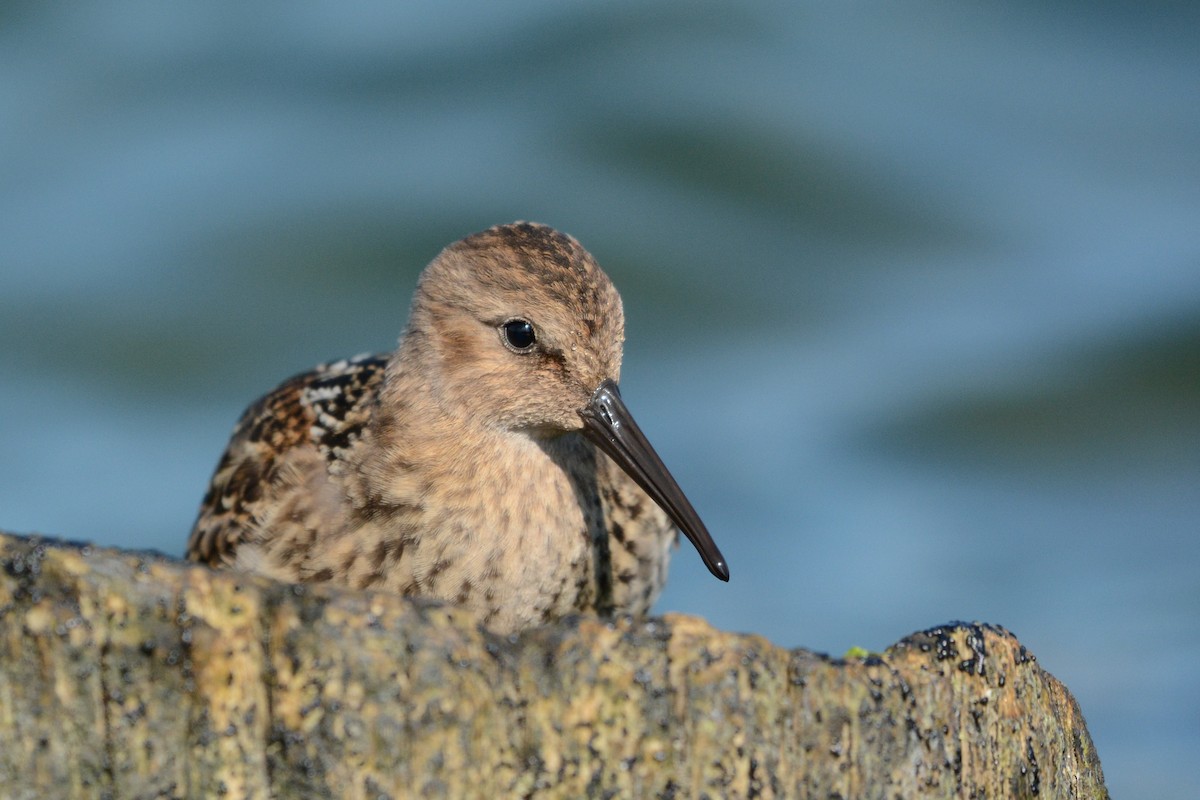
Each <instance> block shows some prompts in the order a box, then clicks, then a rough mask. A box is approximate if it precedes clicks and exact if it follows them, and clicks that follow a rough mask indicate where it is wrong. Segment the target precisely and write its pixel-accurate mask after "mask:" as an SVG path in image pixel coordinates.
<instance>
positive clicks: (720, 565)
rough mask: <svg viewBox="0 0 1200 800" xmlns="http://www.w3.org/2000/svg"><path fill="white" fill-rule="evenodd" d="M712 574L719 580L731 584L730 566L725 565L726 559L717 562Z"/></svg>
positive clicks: (713, 566)
mask: <svg viewBox="0 0 1200 800" xmlns="http://www.w3.org/2000/svg"><path fill="white" fill-rule="evenodd" d="M711 572H712V574H713V575H715V576H717V578H718V579H719V580H722V581H724V582H725V583H729V565H728V564H726V563H725V561H724V559H722V560H720V561H717V562H715V563H714V564H713V565H712V568H711Z"/></svg>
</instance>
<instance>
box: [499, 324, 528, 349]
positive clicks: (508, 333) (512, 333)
mask: <svg viewBox="0 0 1200 800" xmlns="http://www.w3.org/2000/svg"><path fill="white" fill-rule="evenodd" d="M500 329H501V330H502V331H503V332H504V340H505V341H506V342H508V346H509V347H511V348H512V349H513V350H516V351H517V352H519V353H527V352H529V351H530V349H532V348H533V343H534V342H536V341H537V334H536V333H535V332H534V330H533V324H532V323H530V322H529V320H526V319H510V320H509V321H508V322H506V323H504V324H503V325H501V326H500Z"/></svg>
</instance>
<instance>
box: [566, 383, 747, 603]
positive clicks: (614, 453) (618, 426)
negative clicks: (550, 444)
mask: <svg viewBox="0 0 1200 800" xmlns="http://www.w3.org/2000/svg"><path fill="white" fill-rule="evenodd" d="M579 416H581V417H583V433H584V435H585V436H587V437H588V438H589V439H590V440H592V442H594V443H595V444H596V446H597V447H599V448H600V449H601V450H603V451H604V452H605V453H607V454H608V456H609V457H610V458H612V460H613V461H615V462H617V466H619V467H620V468H621V469H623V470H625V472H626V473H627V474H628V475H629V477H631V478H633V479H634V480H635V481H636V482H637V485H638V486H640V487H642V489H643V490H645V492H646V494H648V495H650V497H651V499H653V500H654V502H656V503H658V505H659V507H660V508H662V510H663V511H666V512H667V514H668V515H669V516H670V517H671V519H672V520H673V521H674V522H675V524H676V525H677V526H678V527H679V530H681V531H683V535H684V536H686V537H687V538H688V541H690V542H691V543H692V544H693V545H695V546H696V550H697V551H698V552H699V553H700V558H702V559H704V565H705V566H706V567H708V571H709V572H711V573H712V574H713V575H716V576H717V577H718V578H720V579H721V580H723V581H727V580H729V566H728V565H727V564H726V563H725V556H723V555H721V551H720V550H718V549H717V545H716V542H714V541H713V540H712V537H711V536H709V534H708V528H705V527H704V523H703V522H701V521H700V516H699V515H698V514H697V513H696V510H695V509H694V508H692V504H691V503H689V502H688V499H687V498H686V497H684V495H683V490H682V489H680V488H679V484H678V483H676V482H675V479H674V478H672V477H671V473H670V472H668V471H667V467H666V465H664V464H663V462H662V459H661V458H659V457H658V453H656V452H654V448H653V447H651V446H650V442H648V441H646V436H645V434H643V433H642V430H641V428H639V427H638V426H637V423H636V422H634V421H633V415H632V414H630V413H629V409H627V408H626V407H625V403H624V402H622V400H621V393H620V391H618V390H617V384H615V383H614V382H613V381H611V380H606V381H604V383H602V384H600V388H598V389H597V390H596V392H595V394H593V395H592V399H591V400H590V401H588V404H587V405H586V406H584V407H583V408H581V409H580V410H579Z"/></svg>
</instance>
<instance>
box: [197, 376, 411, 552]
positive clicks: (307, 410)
mask: <svg viewBox="0 0 1200 800" xmlns="http://www.w3.org/2000/svg"><path fill="white" fill-rule="evenodd" d="M386 364H387V357H385V356H356V357H355V358H352V359H345V360H342V361H336V362H331V363H329V364H322V365H320V366H318V367H316V368H315V369H313V370H311V371H309V372H305V373H302V374H300V375H297V376H295V377H293V378H290V379H288V380H287V381H285V382H284V383H282V384H280V386H279V387H278V388H276V389H275V390H274V391H272V392H271V393H270V394H267V395H266V396H264V397H262V398H260V399H259V400H258V401H257V402H256V403H254V404H253V405H251V406H250V407H249V408H248V409H246V412H245V413H244V414H242V417H241V419H240V420H238V423H237V425H236V426H235V427H234V430H233V435H232V436H231V437H230V442H229V446H228V447H227V448H226V450H225V453H224V455H222V456H221V460H220V462H219V463H218V464H217V469H216V472H215V473H214V474H213V478H212V482H211V483H210V484H209V488H208V492H207V493H206V494H205V495H204V499H203V500H202V501H201V503H200V514H199V516H198V517H197V519H196V524H195V526H194V527H193V529H192V535H191V538H190V539H189V540H188V547H187V557H188V558H189V559H191V560H193V561H201V562H204V563H206V564H210V565H213V566H217V565H221V564H230V563H232V562H233V560H234V554H235V552H236V550H237V548H238V545H239V544H241V543H242V542H243V541H245V540H246V538H247V536H249V535H251V534H253V533H257V524H258V521H259V520H258V515H257V514H256V510H257V509H259V508H260V507H262V505H263V504H264V502H267V503H269V501H270V495H271V493H272V489H273V488H274V487H275V486H276V485H278V483H279V481H280V471H281V469H282V468H283V467H284V466H285V465H286V464H287V463H288V460H289V456H292V455H294V454H295V452H296V450H297V448H316V450H317V451H318V452H320V454H321V455H322V456H324V457H325V460H326V463H327V465H328V466H329V467H330V469H331V471H336V466H337V464H338V462H339V460H340V459H341V458H342V456H343V455H344V454H345V452H346V450H347V449H348V448H350V447H351V446H353V444H354V442H356V441H358V439H359V437H360V436H361V435H362V432H363V429H364V428H365V427H366V425H367V424H368V423H369V422H370V418H371V410H372V409H373V408H374V405H375V399H376V395H377V390H378V387H379V384H380V382H381V381H382V380H383V371H384V366H385V365H386Z"/></svg>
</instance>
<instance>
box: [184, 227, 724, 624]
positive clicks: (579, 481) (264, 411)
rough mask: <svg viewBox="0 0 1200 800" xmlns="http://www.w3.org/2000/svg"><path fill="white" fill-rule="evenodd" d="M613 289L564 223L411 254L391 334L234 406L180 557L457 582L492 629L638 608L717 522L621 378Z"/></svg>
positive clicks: (405, 589) (415, 586) (705, 546)
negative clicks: (649, 433)
mask: <svg viewBox="0 0 1200 800" xmlns="http://www.w3.org/2000/svg"><path fill="white" fill-rule="evenodd" d="M624 327H625V322H624V310H623V306H622V301H621V296H620V294H619V293H618V292H617V290H616V288H615V287H614V285H613V283H612V281H611V280H610V279H609V277H608V276H607V275H606V274H605V273H604V271H603V270H602V269H601V268H600V266H599V264H598V263H597V262H596V260H595V259H594V258H593V256H592V255H591V254H590V253H589V252H588V251H587V250H585V249H584V248H583V246H582V245H580V243H579V242H578V241H577V240H576V239H575V238H574V237H572V236H569V235H567V234H564V233H561V232H559V231H557V230H555V229H554V228H551V227H549V226H546V225H542V224H538V223H532V222H514V223H511V224H507V225H497V226H495V227H492V228H489V229H487V230H485V231H481V232H479V233H475V234H472V235H470V236H467V237H466V238H464V239H461V240H460V241H457V242H455V243H453V244H451V245H449V246H448V247H446V248H445V249H443V250H442V251H441V252H440V253H439V254H438V255H437V256H436V257H435V258H434V259H433V260H432V261H431V262H430V263H429V264H428V266H426V267H425V268H424V270H422V272H421V275H420V277H419V279H418V281H417V288H416V291H415V293H414V295H413V300H412V304H411V307H410V311H409V318H408V323H407V326H406V328H405V330H404V332H403V333H402V334H401V336H400V340H399V343H398V345H397V347H396V350H395V351H394V352H392V353H390V354H385V355H360V356H356V357H354V358H348V359H342V360H338V361H332V362H328V363H325V364H321V365H319V366H317V367H316V368H314V369H312V370H310V371H308V372H305V373H302V374H299V375H296V376H295V377H292V378H290V379H289V380H286V381H284V382H283V383H282V384H281V385H279V386H278V387H277V388H276V389H274V390H273V391H271V392H270V393H268V394H266V395H265V396H263V397H262V398H260V399H259V400H258V401H257V402H255V403H253V404H252V405H251V406H250V407H249V408H248V409H246V411H245V413H244V414H243V415H242V416H241V418H240V420H239V421H238V423H237V425H236V426H235V428H234V431H233V433H232V435H231V438H230V441H229V444H228V446H227V448H226V449H225V452H224V454H223V455H222V456H221V458H220V461H219V463H218V465H217V467H216V470H215V472H214V474H213V476H212V479H211V482H210V484H209V486H208V490H207V492H206V494H205V495H204V498H203V500H202V501H201V504H200V511H199V514H198V516H197V519H196V522H195V525H194V527H193V529H192V532H191V535H190V537H189V539H188V544H187V551H186V556H187V558H188V559H189V560H191V561H195V562H199V563H202V564H206V565H208V566H210V567H214V568H232V569H235V570H241V571H245V572H250V573H257V574H262V575H266V576H268V577H271V578H275V579H277V580H281V581H285V582H290V583H333V584H340V585H343V586H347V587H351V588H354V589H366V590H377V591H383V592H391V593H395V594H399V595H403V596H409V597H423V598H431V599H434V600H439V601H443V602H445V603H451V604H455V605H458V606H462V607H465V608H468V609H470V610H472V611H473V612H475V614H476V616H477V617H478V621H479V623H480V624H482V625H483V626H485V627H486V628H488V629H490V630H493V631H497V632H508V633H512V632H519V631H521V630H524V629H527V628H531V627H536V626H540V625H544V624H548V623H551V622H554V621H556V620H559V619H562V618H564V617H567V616H569V615H574V614H595V615H597V616H600V617H608V618H611V617H613V616H615V615H621V614H629V615H633V616H643V615H645V614H647V613H649V610H650V608H651V606H652V605H653V603H654V602H655V600H656V599H657V597H658V595H659V593H660V592H661V591H662V589H663V585H664V583H665V581H666V577H667V568H668V563H669V560H670V554H671V550H672V549H673V546H675V545H677V543H678V537H679V532H682V533H683V535H684V536H685V537H687V539H688V540H690V542H691V543H692V544H693V545H694V546H695V548H696V550H697V551H698V553H699V555H700V557H701V559H702V560H703V562H704V564H705V565H706V566H707V567H708V569H709V571H710V572H711V573H712V574H713V575H714V576H716V577H717V578H719V579H720V580H722V581H728V580H729V568H728V565H727V563H726V561H725V558H724V556H723V555H722V554H721V551H720V550H719V549H718V547H717V545H716V543H715V542H714V541H713V538H712V536H711V535H710V534H709V532H708V530H707V528H706V527H705V525H704V523H703V522H702V521H701V519H700V517H699V515H698V514H697V513H696V511H695V509H694V508H693V507H692V504H691V503H690V502H689V501H688V499H687V497H686V496H685V495H684V493H683V491H682V490H681V489H680V487H679V485H678V483H677V482H676V481H675V479H674V478H673V477H672V475H671V473H670V472H669V471H668V470H667V468H666V466H665V465H664V464H663V462H662V459H661V458H660V457H659V456H658V454H657V453H656V452H655V450H654V448H653V447H652V446H651V444H650V443H649V441H648V440H647V438H646V436H645V435H644V434H643V433H642V431H641V429H640V427H639V426H638V424H637V423H636V422H635V420H634V417H633V415H632V414H631V412H630V411H629V409H628V408H627V406H626V405H625V402H624V400H623V398H622V396H621V392H620V389H619V381H620V372H621V361H622V352H623V347H624V341H625V331H624Z"/></svg>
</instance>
